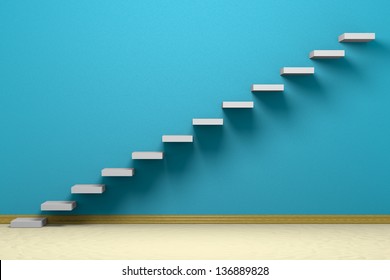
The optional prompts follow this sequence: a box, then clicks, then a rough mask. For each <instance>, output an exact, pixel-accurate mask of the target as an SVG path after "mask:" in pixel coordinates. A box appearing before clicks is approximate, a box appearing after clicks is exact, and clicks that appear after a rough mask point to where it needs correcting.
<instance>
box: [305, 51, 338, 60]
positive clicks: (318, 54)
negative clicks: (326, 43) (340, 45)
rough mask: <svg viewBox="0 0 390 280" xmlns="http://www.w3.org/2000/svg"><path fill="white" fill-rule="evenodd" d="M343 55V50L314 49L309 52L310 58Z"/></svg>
mask: <svg viewBox="0 0 390 280" xmlns="http://www.w3.org/2000/svg"><path fill="white" fill-rule="evenodd" d="M344 56H345V50H314V51H311V52H310V54H309V58H312V59H327V58H341V57H344Z"/></svg>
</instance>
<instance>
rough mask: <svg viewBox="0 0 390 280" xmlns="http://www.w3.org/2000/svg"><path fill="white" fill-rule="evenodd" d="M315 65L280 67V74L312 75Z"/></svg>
mask: <svg viewBox="0 0 390 280" xmlns="http://www.w3.org/2000/svg"><path fill="white" fill-rule="evenodd" d="M312 74H314V67H283V68H280V75H282V76H283V75H312Z"/></svg>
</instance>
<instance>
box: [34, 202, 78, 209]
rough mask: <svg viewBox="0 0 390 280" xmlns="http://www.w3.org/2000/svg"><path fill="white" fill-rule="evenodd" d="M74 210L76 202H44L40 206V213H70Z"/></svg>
mask: <svg viewBox="0 0 390 280" xmlns="http://www.w3.org/2000/svg"><path fill="white" fill-rule="evenodd" d="M74 208H76V201H45V202H44V203H42V204H41V211H72V210H73V209H74Z"/></svg>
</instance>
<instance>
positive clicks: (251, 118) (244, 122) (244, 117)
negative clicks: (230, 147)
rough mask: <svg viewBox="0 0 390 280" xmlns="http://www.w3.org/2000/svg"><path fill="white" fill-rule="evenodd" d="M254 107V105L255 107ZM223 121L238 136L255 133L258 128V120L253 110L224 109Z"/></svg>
mask: <svg viewBox="0 0 390 280" xmlns="http://www.w3.org/2000/svg"><path fill="white" fill-rule="evenodd" d="M255 106H256V105H255ZM223 114H224V117H225V118H224V119H225V120H226V121H227V122H228V125H229V129H230V128H232V129H233V130H234V131H235V132H237V133H240V134H252V133H257V132H258V131H257V129H258V127H259V123H258V118H256V116H255V108H254V109H225V110H223Z"/></svg>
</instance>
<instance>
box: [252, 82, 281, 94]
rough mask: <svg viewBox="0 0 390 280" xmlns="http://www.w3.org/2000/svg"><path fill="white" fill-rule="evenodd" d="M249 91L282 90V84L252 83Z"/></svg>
mask: <svg viewBox="0 0 390 280" xmlns="http://www.w3.org/2000/svg"><path fill="white" fill-rule="evenodd" d="M251 91H252V92H256V91H284V84H253V85H252V88H251Z"/></svg>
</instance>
